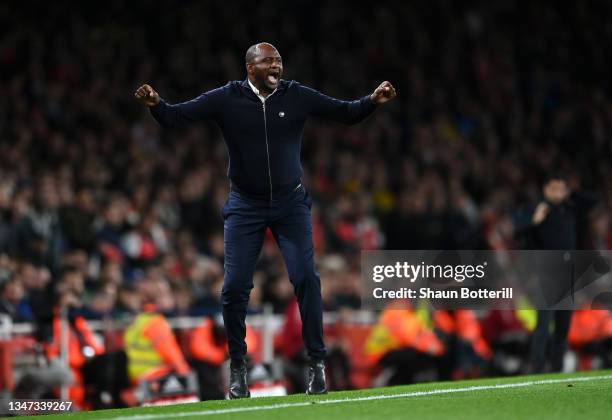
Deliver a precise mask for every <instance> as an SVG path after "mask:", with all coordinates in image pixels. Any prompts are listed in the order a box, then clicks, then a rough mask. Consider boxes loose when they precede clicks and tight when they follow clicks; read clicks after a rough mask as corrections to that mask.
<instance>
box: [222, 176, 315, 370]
mask: <svg viewBox="0 0 612 420" xmlns="http://www.w3.org/2000/svg"><path fill="white" fill-rule="evenodd" d="M311 205H312V201H311V198H310V195H309V194H308V193H307V192H306V190H305V189H304V187H303V186H302V185H301V184H300V186H299V187H298V188H296V189H295V190H294V191H292V192H290V193H288V194H285V196H283V197H282V199H278V200H277V199H273V200H272V201H270V200H256V199H253V198H250V197H247V196H245V195H244V194H240V193H238V192H236V191H234V190H232V191H231V192H230V195H229V198H228V200H227V202H226V203H225V205H224V206H223V219H224V237H225V266H224V269H225V279H224V283H223V290H222V292H221V303H222V305H223V320H224V323H225V330H226V334H227V342H228V346H229V353H230V357H231V358H232V359H233V360H237V359H242V358H244V356H245V355H246V343H245V335H246V327H245V323H244V322H245V317H246V311H247V304H248V301H249V295H250V292H251V289H252V288H253V273H254V271H255V265H256V263H257V259H258V257H259V254H260V252H261V247H262V244H263V240H264V235H265V232H266V228H268V227H269V228H270V230H271V231H272V234H273V235H274V238H275V239H276V242H277V243H278V246H279V247H280V250H281V253H282V255H283V258H284V260H285V264H286V266H287V272H288V273H289V280H290V281H291V283H292V284H293V288H294V290H295V295H296V296H297V300H298V304H299V307H300V315H301V318H302V337H303V339H304V343H305V345H306V350H307V351H308V355H309V356H310V357H311V358H313V359H323V358H324V357H325V345H324V343H323V320H322V308H323V306H322V302H321V281H320V278H319V274H318V273H317V272H316V270H315V264H314V252H313V245H312V220H311V214H310V207H311Z"/></svg>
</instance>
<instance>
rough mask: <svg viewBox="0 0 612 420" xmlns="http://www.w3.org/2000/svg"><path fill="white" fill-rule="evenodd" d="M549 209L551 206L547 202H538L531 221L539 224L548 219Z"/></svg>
mask: <svg viewBox="0 0 612 420" xmlns="http://www.w3.org/2000/svg"><path fill="white" fill-rule="evenodd" d="M549 210H550V207H549V206H548V204H547V203H545V202H541V203H540V204H538V206H537V207H536V209H535V211H534V212H533V217H532V218H531V223H533V224H534V225H539V224H540V223H542V222H543V221H544V219H546V216H548V211H549Z"/></svg>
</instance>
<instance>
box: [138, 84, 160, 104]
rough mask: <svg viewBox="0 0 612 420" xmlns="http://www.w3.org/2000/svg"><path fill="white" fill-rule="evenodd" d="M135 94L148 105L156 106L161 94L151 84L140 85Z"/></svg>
mask: <svg viewBox="0 0 612 420" xmlns="http://www.w3.org/2000/svg"><path fill="white" fill-rule="evenodd" d="M134 96H135V97H136V98H138V99H139V100H140V101H141V102H142V103H143V104H145V105H146V106H155V105H157V104H158V103H159V94H158V93H157V92H155V90H153V88H152V87H151V86H149V85H142V86H140V87H139V88H138V89H136V92H135V93H134Z"/></svg>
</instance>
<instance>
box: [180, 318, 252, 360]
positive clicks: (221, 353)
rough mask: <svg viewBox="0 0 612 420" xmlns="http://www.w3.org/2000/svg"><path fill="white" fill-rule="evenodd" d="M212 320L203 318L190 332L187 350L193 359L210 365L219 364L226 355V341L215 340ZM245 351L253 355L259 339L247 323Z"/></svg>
mask: <svg viewBox="0 0 612 420" xmlns="http://www.w3.org/2000/svg"><path fill="white" fill-rule="evenodd" d="M213 328H214V321H213V320H212V319H210V318H205V319H204V321H202V324H200V325H199V326H198V327H197V328H196V329H195V330H193V332H192V334H191V339H190V340H189V352H190V353H191V356H192V357H193V358H194V359H197V360H200V361H202V362H207V363H210V364H212V365H220V364H222V363H223V361H224V360H225V358H226V357H227V354H228V351H227V343H226V342H225V340H224V341H223V342H221V343H216V342H215V337H214V333H213ZM245 341H246V344H247V352H248V354H249V355H253V354H254V353H256V352H257V351H258V350H259V340H258V339H257V336H256V335H255V332H254V331H253V330H252V328H251V327H249V325H248V324H247V325H246V338H245Z"/></svg>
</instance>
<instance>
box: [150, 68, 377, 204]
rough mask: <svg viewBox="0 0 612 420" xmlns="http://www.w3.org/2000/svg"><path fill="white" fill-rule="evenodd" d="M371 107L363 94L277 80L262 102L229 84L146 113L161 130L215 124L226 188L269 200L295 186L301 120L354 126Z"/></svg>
mask: <svg viewBox="0 0 612 420" xmlns="http://www.w3.org/2000/svg"><path fill="white" fill-rule="evenodd" d="M375 108H376V106H375V104H373V103H372V101H371V100H370V98H369V95H368V96H365V97H363V98H361V99H359V100H356V101H341V100H338V99H334V98H331V97H329V96H326V95H323V94H322V93H320V92H318V91H316V90H314V89H311V88H309V87H306V86H302V85H301V84H299V83H298V82H295V81H286V80H280V82H279V85H278V87H277V89H276V91H275V92H274V93H272V94H271V95H269V96H268V97H267V98H266V100H265V102H264V103H262V101H261V99H259V97H258V96H257V95H256V94H255V93H254V92H253V90H252V89H251V87H250V86H249V83H248V80H244V81H232V82H229V83H228V84H227V85H225V86H223V87H220V88H217V89H213V90H211V91H209V92H206V93H203V94H202V95H200V96H198V97H197V98H195V99H193V100H191V101H188V102H183V103H180V104H175V105H170V104H168V103H166V102H165V101H163V100H160V102H159V103H158V104H157V105H155V106H153V107H151V108H150V110H151V114H152V115H153V117H155V119H156V120H157V121H158V122H159V123H160V124H161V125H162V126H164V127H180V126H185V125H187V124H189V123H192V122H196V121H204V120H213V121H215V122H216V123H217V125H219V127H220V128H221V132H222V133H223V137H224V138H225V142H226V144H227V149H228V152H229V168H228V176H229V178H230V180H231V183H232V185H233V186H235V187H238V190H239V191H242V192H245V193H246V194H249V195H251V196H253V197H258V198H264V197H265V198H269V199H270V200H272V199H273V198H274V197H276V198H280V197H281V196H282V195H284V194H286V193H287V192H289V191H291V190H292V189H294V188H295V187H297V186H298V185H299V183H300V178H301V176H302V172H303V171H302V165H301V162H300V151H301V143H302V132H303V129H304V124H305V122H306V118H307V117H309V116H317V117H323V118H328V119H331V120H335V121H339V122H343V123H346V124H356V123H358V122H360V121H362V120H363V119H365V118H366V117H367V116H369V115H370V114H371V113H372V112H373V111H374V109H375Z"/></svg>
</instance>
